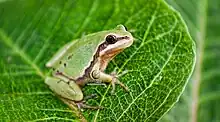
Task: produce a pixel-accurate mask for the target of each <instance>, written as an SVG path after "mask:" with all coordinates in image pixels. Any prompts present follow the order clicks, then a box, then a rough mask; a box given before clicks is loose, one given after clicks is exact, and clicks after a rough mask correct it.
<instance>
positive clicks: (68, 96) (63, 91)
mask: <svg viewBox="0 0 220 122" xmlns="http://www.w3.org/2000/svg"><path fill="white" fill-rule="evenodd" d="M45 83H46V84H47V85H48V86H49V87H50V89H51V90H52V91H53V92H55V93H56V94H57V95H58V96H59V98H60V99H61V100H62V101H63V102H64V103H66V104H67V105H68V106H69V107H71V108H72V109H73V110H76V108H74V107H73V106H77V107H78V108H79V109H81V108H90V109H101V108H102V107H100V106H90V105H86V103H85V102H86V99H89V98H92V97H95V95H94V94H93V95H91V96H88V97H85V98H84V99H83V93H82V91H81V88H80V87H79V86H78V85H77V84H76V83H75V81H69V79H66V80H65V79H64V78H63V80H61V79H58V78H54V77H47V78H46V79H45Z"/></svg>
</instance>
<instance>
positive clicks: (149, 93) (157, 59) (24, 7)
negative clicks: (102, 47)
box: [0, 0, 195, 122]
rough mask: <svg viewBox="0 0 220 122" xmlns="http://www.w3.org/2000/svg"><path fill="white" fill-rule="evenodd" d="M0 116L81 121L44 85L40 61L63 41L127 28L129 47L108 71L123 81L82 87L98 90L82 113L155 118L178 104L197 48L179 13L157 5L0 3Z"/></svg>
mask: <svg viewBox="0 0 220 122" xmlns="http://www.w3.org/2000/svg"><path fill="white" fill-rule="evenodd" d="M0 18H1V19H0V51H1V53H0V56H1V59H0V67H1V68H0V74H1V75H0V83H1V85H0V91H1V96H0V99H1V105H0V116H1V119H2V120H4V121H13V120H21V121H46V120H66V121H76V120H77V119H78V116H76V115H74V114H73V113H72V111H71V110H70V109H69V108H68V107H67V106H66V105H65V104H63V103H62V102H61V101H60V100H59V99H58V98H57V97H56V96H54V95H53V93H52V92H51V91H50V90H49V88H48V87H47V86H46V85H45V84H44V78H45V76H46V75H49V74H50V73H49V70H48V69H46V68H45V63H46V62H47V61H48V60H49V59H50V58H51V57H52V55H53V54H54V53H55V52H56V50H58V49H59V48H60V47H61V46H62V45H64V44H65V43H67V42H69V41H71V40H73V39H76V38H80V37H81V36H82V35H84V34H89V33H93V32H98V31H102V30H105V29H112V28H114V27H115V26H116V25H118V24H124V25H125V26H127V28H128V29H129V31H131V32H132V35H133V36H134V37H135V42H134V44H133V45H132V46H131V47H130V48H128V49H126V50H125V51H124V52H122V53H121V54H120V55H118V56H117V57H116V58H115V59H114V60H113V61H112V62H111V63H110V64H109V66H108V68H107V70H106V72H111V71H113V70H114V69H116V71H117V72H118V73H121V72H123V71H125V70H127V71H128V73H126V74H125V75H123V76H122V77H120V81H122V82H123V83H124V84H126V85H127V86H128V87H129V89H130V92H129V93H125V92H124V91H123V90H122V89H121V88H119V87H118V86H117V88H116V94H115V95H110V92H109V91H110V90H111V88H110V86H108V87H107V88H105V87H103V86H86V87H84V88H83V92H84V94H85V96H86V95H89V94H92V93H96V94H98V98H97V99H91V100H88V104H92V105H100V106H103V107H105V109H103V110H96V111H94V110H85V111H83V115H84V116H85V118H86V119H88V120H89V121H147V122H150V121H152V122H154V121H157V120H158V119H160V118H161V117H162V116H163V115H164V114H165V113H166V112H167V111H168V110H169V109H170V108H171V107H172V106H173V105H174V103H176V101H177V100H178V98H179V96H180V95H181V93H182V91H183V90H184V88H185V85H186V83H187V81H188V79H189V77H190V75H191V72H192V69H193V66H194V59H195V49H194V48H195V45H194V42H193V41H192V39H191V37H190V36H189V33H188V30H187V28H186V25H185V24H184V22H183V20H182V19H181V17H180V15H179V14H178V13H177V12H176V11H175V10H174V9H172V8H171V7H169V6H168V5H167V4H166V3H165V2H164V1H162V0H136V1H135V2H134V1H132V0H124V1H120V0H115V1H114V2H112V1H110V0H106V1H103V0H94V1H90V0H81V1H73V0H66V1H56V2H54V1H52V0H47V1H44V0H32V1H27V0H18V1H5V2H1V3H0Z"/></svg>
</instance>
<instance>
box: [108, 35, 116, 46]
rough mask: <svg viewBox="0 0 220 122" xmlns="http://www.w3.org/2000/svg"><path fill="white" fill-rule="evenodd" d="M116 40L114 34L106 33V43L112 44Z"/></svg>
mask: <svg viewBox="0 0 220 122" xmlns="http://www.w3.org/2000/svg"><path fill="white" fill-rule="evenodd" d="M116 41H117V39H116V36H114V35H108V36H107V37H106V42H107V43H108V44H114V43H115V42H116Z"/></svg>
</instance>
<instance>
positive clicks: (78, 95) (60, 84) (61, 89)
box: [45, 77, 83, 101]
mask: <svg viewBox="0 0 220 122" xmlns="http://www.w3.org/2000/svg"><path fill="white" fill-rule="evenodd" d="M45 83H46V84H47V85H48V86H49V87H50V89H51V90H52V91H53V92H55V93H56V94H58V95H59V96H62V97H63V98H66V99H70V100H74V101H80V100H82V99H83V93H82V91H81V88H80V87H79V86H78V85H77V84H76V83H75V82H74V81H69V80H68V79H64V78H63V79H62V80H61V79H59V78H55V77H47V78H46V79H45Z"/></svg>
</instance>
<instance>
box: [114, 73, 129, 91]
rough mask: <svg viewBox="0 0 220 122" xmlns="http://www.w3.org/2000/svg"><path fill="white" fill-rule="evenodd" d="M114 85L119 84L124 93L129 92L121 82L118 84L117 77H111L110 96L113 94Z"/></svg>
mask: <svg viewBox="0 0 220 122" xmlns="http://www.w3.org/2000/svg"><path fill="white" fill-rule="evenodd" d="M115 84H119V85H120V86H121V87H122V88H124V90H125V91H129V88H128V87H127V86H125V85H124V84H123V83H122V82H120V81H119V80H118V78H117V77H113V79H112V82H111V85H112V91H111V94H114V93H115Z"/></svg>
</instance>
